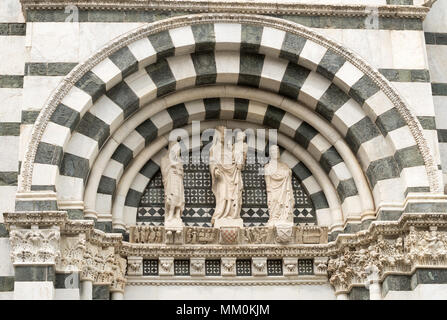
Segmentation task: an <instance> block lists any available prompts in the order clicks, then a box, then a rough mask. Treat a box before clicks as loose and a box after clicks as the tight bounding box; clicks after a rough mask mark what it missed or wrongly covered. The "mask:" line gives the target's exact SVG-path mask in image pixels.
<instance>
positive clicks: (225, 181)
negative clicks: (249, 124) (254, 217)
mask: <svg viewBox="0 0 447 320" xmlns="http://www.w3.org/2000/svg"><path fill="white" fill-rule="evenodd" d="M244 138H245V134H244V133H243V132H242V131H239V132H238V133H237V134H236V142H235V144H234V145H233V143H232V137H231V136H230V135H229V134H228V135H225V127H223V126H219V127H217V128H216V133H215V135H214V139H213V142H212V143H213V145H212V146H211V148H210V165H209V168H210V174H211V179H212V191H213V193H214V196H215V198H216V209H215V211H214V215H213V217H212V220H211V222H212V223H213V225H214V224H215V222H216V221H217V220H219V219H240V211H241V206H242V189H243V181H242V169H243V167H244V163H245V158H246V154H247V150H246V149H247V146H246V144H245V143H244Z"/></svg>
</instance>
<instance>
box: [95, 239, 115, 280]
mask: <svg viewBox="0 0 447 320" xmlns="http://www.w3.org/2000/svg"><path fill="white" fill-rule="evenodd" d="M114 251H115V250H114V248H113V247H108V248H102V249H101V250H98V251H97V253H96V255H95V263H96V269H97V275H96V280H95V281H94V283H101V284H111V283H112V281H113V275H114V272H113V269H114V265H115V252H114Z"/></svg>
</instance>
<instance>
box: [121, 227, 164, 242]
mask: <svg viewBox="0 0 447 320" xmlns="http://www.w3.org/2000/svg"><path fill="white" fill-rule="evenodd" d="M129 233H130V238H129V240H130V242H133V243H161V242H162V240H163V233H164V228H162V227H152V226H132V227H129Z"/></svg>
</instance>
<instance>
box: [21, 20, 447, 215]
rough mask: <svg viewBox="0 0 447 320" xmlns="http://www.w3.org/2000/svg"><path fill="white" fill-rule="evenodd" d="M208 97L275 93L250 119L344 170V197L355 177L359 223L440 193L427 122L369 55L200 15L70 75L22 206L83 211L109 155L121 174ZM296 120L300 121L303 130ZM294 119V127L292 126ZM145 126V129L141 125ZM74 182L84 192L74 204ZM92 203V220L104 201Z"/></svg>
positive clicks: (149, 31)
mask: <svg viewBox="0 0 447 320" xmlns="http://www.w3.org/2000/svg"><path fill="white" fill-rule="evenodd" d="M202 86H210V87H211V88H213V87H214V92H213V89H210V90H209V92H208V94H209V96H202V97H198V96H197V97H196V98H194V99H193V95H194V94H196V95H197V93H194V90H196V91H202V90H203V89H202ZM249 87H251V88H253V87H254V88H258V89H256V90H254V89H252V90H250V89H249ZM238 92H239V93H238ZM182 95H183V96H182ZM250 95H252V96H250ZM199 98H200V99H221V98H229V99H231V98H233V101H235V99H234V98H237V99H245V100H247V101H251V100H254V101H257V102H259V101H260V100H261V102H262V100H263V99H267V101H269V102H268V103H267V104H266V106H264V107H263V108H261V109H262V110H264V111H263V112H262V111H256V110H255V111H253V112H251V113H250V114H253V115H254V117H255V118H256V114H257V116H258V118H259V117H260V118H262V123H263V124H264V125H267V126H269V127H275V126H276V127H277V128H279V129H281V126H283V127H284V126H286V127H287V129H284V130H285V133H286V135H288V136H289V138H291V139H292V140H293V141H295V143H297V144H299V145H300V146H301V147H302V148H303V149H304V150H306V149H307V151H309V153H310V154H311V156H312V157H313V158H314V159H316V160H315V161H316V162H317V163H318V164H319V165H320V166H321V167H323V168H324V169H325V170H323V171H325V174H326V175H330V173H331V172H335V173H333V174H332V177H331V179H330V180H331V181H332V182H331V183H332V184H334V185H335V189H336V190H337V191H338V192H337V193H335V194H336V195H337V197H339V198H341V199H343V196H344V189H345V188H344V187H341V188H340V189H342V190H338V186H339V185H340V183H336V182H335V181H337V180H338V181H348V180H349V181H351V182H349V183H350V185H352V181H354V183H353V184H354V188H351V189H355V190H357V194H359V195H361V197H359V198H360V199H359V200H356V201H358V202H359V205H360V208H361V210H360V214H358V215H357V214H356V215H355V216H358V217H360V220H361V219H362V218H372V217H374V216H375V215H376V213H377V211H378V210H379V209H380V208H382V207H387V206H388V207H399V206H400V207H402V204H403V203H404V201H405V197H406V196H407V194H408V193H409V192H432V193H437V192H439V191H440V186H441V184H440V183H439V176H438V174H437V168H436V166H435V165H434V161H433V158H432V156H431V154H430V152H429V149H428V147H427V143H426V141H425V139H424V138H423V136H422V133H421V126H420V124H419V122H418V120H417V119H416V118H415V117H414V116H413V115H412V114H411V112H410V111H409V109H408V107H407V106H406V104H405V102H404V101H403V99H402V98H401V97H400V95H399V94H398V93H397V92H396V90H394V89H393V88H392V87H391V85H390V84H389V82H388V81H387V80H386V79H385V78H384V77H383V76H382V75H380V73H378V72H377V71H376V70H374V69H373V68H372V67H371V66H369V65H368V64H367V63H366V62H365V61H363V60H362V59H361V58H360V57H358V56H357V55H355V54H354V53H352V52H350V51H349V50H348V49H346V48H344V47H342V46H340V45H338V44H337V43H335V42H333V41H331V40H328V39H326V38H324V37H323V36H321V35H319V34H317V33H316V32H314V31H312V30H310V29H308V28H305V27H303V26H300V25H297V24H294V23H291V22H286V21H283V20H280V19H276V18H270V17H261V16H247V15H231V16H226V15H224V14H200V15H190V16H183V17H177V18H172V19H167V20H163V21H160V22H156V23H153V24H150V25H148V26H144V27H142V28H139V29H137V30H135V31H132V32H130V33H128V34H125V35H123V36H122V37H120V38H118V39H116V40H114V41H113V42H112V43H111V44H109V45H107V46H106V47H104V48H103V49H102V50H100V51H99V52H98V53H96V54H95V55H93V56H92V57H91V58H89V59H88V60H87V61H85V62H84V63H83V64H80V65H79V66H78V67H76V68H75V69H74V70H73V71H72V72H71V73H70V74H69V75H67V77H66V78H65V79H64V80H63V81H62V83H61V84H60V86H59V87H58V88H57V89H56V90H55V91H54V93H53V94H52V96H51V97H50V98H49V99H48V101H47V103H46V105H45V106H44V108H43V110H42V112H41V113H40V115H39V117H38V119H37V121H36V124H35V126H34V129H33V133H32V138H31V141H30V143H29V145H28V149H27V152H26V156H25V160H24V163H23V166H22V172H21V181H20V185H19V192H18V194H17V203H16V210H43V209H56V208H57V206H58V203H60V204H62V205H61V206H60V207H61V208H64V209H75V210H84V201H85V200H86V199H85V198H87V197H92V196H95V197H96V194H97V190H98V188H99V186H100V181H101V180H103V178H101V177H103V176H104V177H109V178H110V174H109V175H108V173H107V172H109V171H110V170H112V169H108V168H111V166H112V167H113V165H109V164H108V163H109V162H110V163H112V160H114V161H117V160H116V158H119V159H122V158H121V156H124V160H123V162H120V161H118V162H120V163H121V165H122V168H115V169H117V170H118V171H119V170H123V169H124V167H125V165H124V164H125V162H127V161H128V159H129V156H130V153H129V150H131V151H132V152H131V153H132V156H131V158H130V160H132V159H133V158H136V157H137V154H136V153H138V152H136V151H135V149H131V148H130V149H129V145H128V144H129V143H136V145H138V143H140V144H141V143H142V145H143V146H144V145H146V144H148V143H150V142H151V141H152V139H154V138H155V137H157V136H158V135H160V134H163V133H164V132H165V131H164V130H168V131H169V129H170V128H172V126H173V124H174V126H175V125H178V124H179V123H182V121H184V120H183V119H182V118H181V117H179V116H178V115H179V113H176V112H174V115H173V116H172V115H171V114H170V113H169V110H170V108H174V107H176V108H180V107H178V106H177V105H179V104H182V103H183V104H184V106H183V109H182V110H183V111H184V109H187V108H186V103H187V102H191V101H194V100H197V99H199ZM204 101H205V100H204ZM297 103H299V104H300V105H302V106H304V107H303V108H297ZM249 104H250V102H249ZM234 105H236V103H234ZM249 108H250V106H249ZM143 110H147V111H146V119H144V117H143V118H138V120H135V121H134V122H136V125H135V126H134V127H132V129H131V131H129V132H127V133H126V130H127V129H128V126H129V124H131V123H132V119H135V118H134V117H133V115H134V114H137V113H138V112H142V111H143ZM171 110H173V109H171ZM235 110H236V107H235ZM202 113H203V114H202V115H201V117H203V116H204V119H205V120H209V119H213V118H219V117H220V116H222V114H224V113H225V110H224V108H221V107H217V106H216V105H212V104H210V105H205V103H204V111H203V112H202ZM234 113H235V111H233V114H234ZM143 114H144V113H143ZM151 116H155V117H158V121H159V122H157V121H155V122H154V121H153V120H151V119H149V118H150V117H151ZM188 116H189V115H188ZM303 116H305V117H306V118H308V119H311V120H312V121H313V122H311V121H308V120H305V121H303V119H304V118H303ZM166 117H170V118H169V119H170V120H171V123H170V124H169V121H166V119H167V118H166ZM293 117H295V118H296V119H298V120H300V121H302V122H301V123H300V124H299V125H297V121H298V120H295V119H294V118H293ZM127 119H129V120H128V121H126V120H127ZM290 119H293V120H290ZM243 120H247V119H243ZM139 121H140V122H139ZM149 121H150V122H151V124H150V122H149ZM163 121H165V122H163ZM287 121H291V122H293V123H294V124H293V125H290V124H289V125H288V126H287V125H286V124H287ZM138 122H139V123H138ZM143 122H144V123H145V124H146V126H145V127H144V126H143V127H139V126H141V125H142V123H143ZM252 122H254V123H256V121H252ZM148 123H149V124H150V125H147V124H148ZM283 123H284V125H283ZM316 127H319V129H318V130H317V129H316ZM323 127H324V128H325V129H324V130H323V129H321V128H323ZM138 128H140V131H141V132H140V131H138ZM134 129H135V130H136V131H135V130H134ZM132 130H134V131H132ZM132 132H138V133H139V134H140V137H141V139H140V141H139V142H138V141H134V142H129V141H132V137H133V138H134V139H136V140H138V139H139V138H138V137H137V136H136V133H132ZM142 132H143V133H142ZM132 134H133V135H132ZM316 137H317V138H316ZM126 139H128V140H126ZM126 141H127V145H126ZM328 146H329V148H326V147H328ZM378 146H380V148H378ZM126 148H127V149H126ZM138 148H141V146H140V145H138V147H137V149H138ZM309 148H310V149H311V150H309ZM325 148H326V149H325ZM328 150H331V151H330V153H328V154H327V155H326V156H324V154H325V152H327V151H328ZM102 155H104V156H102ZM108 155H110V157H109V156H108ZM333 158H337V159H342V160H343V162H344V163H346V164H345V167H346V168H347V170H344V174H345V176H343V178H341V175H342V173H336V171H337V170H335V169H333V168H335V166H336V165H337V164H338V163H341V162H336V163H333V162H331V161H332V160H333ZM110 159H111V160H110ZM321 159H323V160H321ZM325 159H326V161H325ZM130 160H129V162H130ZM115 167H116V166H115ZM96 168H98V169H96ZM106 170H109V171H106ZM103 173H104V174H103ZM118 176H119V174H118V175H117V176H116V178H118ZM92 178H93V179H94V180H92V181H94V182H92V183H90V180H91V179H92ZM113 178H114V177H112V179H113ZM115 180H116V179H115ZM119 183H120V182H119V181H115V184H116V185H119ZM90 186H92V187H90ZM85 187H86V188H87V189H86V192H85V198H84V188H85ZM95 187H96V190H95ZM64 188H65V189H70V190H71V191H72V192H73V193H74V194H76V195H78V194H79V195H80V196H79V197H75V198H72V199H64ZM87 191H89V192H87ZM112 193H113V194H112V195H111V196H112V198H113V197H114V196H115V194H114V192H112ZM347 198H349V197H347ZM115 199H116V197H115ZM344 200H345V199H344ZM114 201H115V200H114ZM86 209H87V210H86V214H87V215H88V214H89V210H90V211H94V210H95V207H92V208H87V207H86ZM111 211H113V209H111Z"/></svg>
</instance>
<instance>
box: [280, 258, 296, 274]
mask: <svg viewBox="0 0 447 320" xmlns="http://www.w3.org/2000/svg"><path fill="white" fill-rule="evenodd" d="M283 274H284V275H285V276H297V275H298V258H284V259H283Z"/></svg>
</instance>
